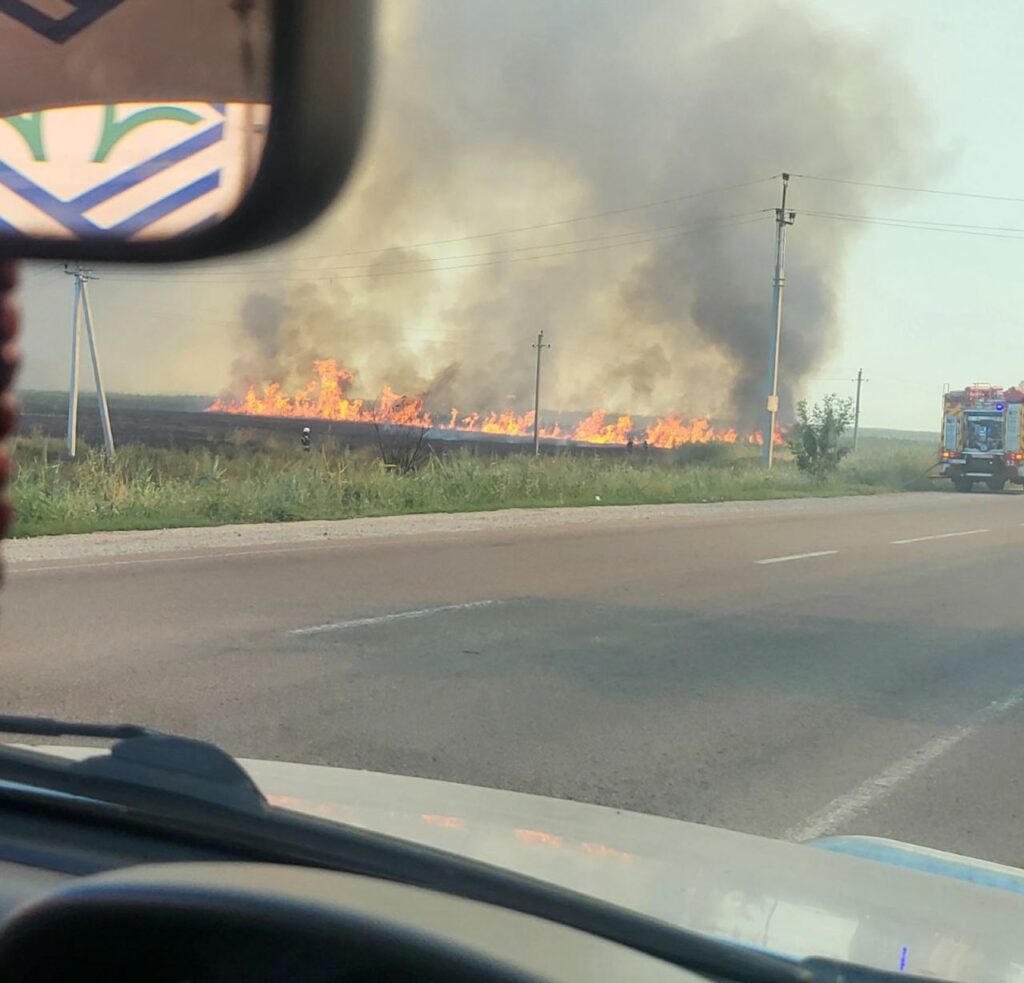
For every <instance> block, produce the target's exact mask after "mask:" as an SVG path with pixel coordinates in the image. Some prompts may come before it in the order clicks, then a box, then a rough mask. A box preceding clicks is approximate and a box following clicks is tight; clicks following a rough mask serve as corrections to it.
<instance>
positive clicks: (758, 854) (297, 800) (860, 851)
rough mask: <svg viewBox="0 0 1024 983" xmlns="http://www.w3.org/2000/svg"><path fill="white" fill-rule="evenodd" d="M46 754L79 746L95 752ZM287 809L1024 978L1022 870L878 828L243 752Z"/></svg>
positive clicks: (668, 917)
mask: <svg viewBox="0 0 1024 983" xmlns="http://www.w3.org/2000/svg"><path fill="white" fill-rule="evenodd" d="M46 751H47V752H56V753H64V754H67V755H68V756H74V757H80V756H85V755H86V754H94V753H95V751H96V749H95V748H55V747H52V746H49V747H47V748H46ZM240 763H241V765H242V766H243V767H244V768H245V769H246V770H247V771H248V772H249V774H250V775H251V776H252V778H253V780H254V781H255V782H256V784H257V785H258V786H259V787H260V789H261V790H262V791H263V793H264V795H266V796H267V798H268V799H269V800H270V801H271V802H273V803H274V804H275V805H279V806H282V807H285V808H288V809H293V810H295V811H297V812H302V813H306V814H309V815H314V816H318V817H320V818H324V819H328V820H334V821H337V822H342V823H348V824H351V825H354V826H360V827H363V828H366V829H372V830H375V831H377V832H381V833H386V834H389V835H392V836H396V837H400V838H402V839H405V840H413V841H415V842H418V843H423V844H426V845H429V846H433V847H438V848H440V849H443V850H448V851H450V852H452V853H457V854H460V855H462V856H465V857H471V858H475V859H478V860H482V861H485V862H487V863H490V864H494V865H496V866H499V867H504V868H506V869H509V870H514V871H517V872H519V873H522V874H526V875H529V876H532V877H536V878H538V879H541V880H545V881H548V882H551V883H554V884H557V885H559V886H562V887H566V888H570V889H573V890H576V891H579V892H582V893H583V894H587V895H590V896H592V897H596V898H601V899H604V900H607V901H610V902H613V903H615V904H618V905H622V906H624V907H627V908H632V909H634V910H636V911H640V912H643V913H644V914H647V915H650V916H653V917H655V918H659V919H661V920H663V921H666V922H670V923H672V924H676V925H680V926H685V927H686V928H689V929H693V930H695V931H698V932H703V933H707V934H711V935H714V936H717V937H720V938H722V939H726V940H729V941H732V942H736V943H739V944H742V945H746V946H751V947H754V948H757V949H760V950H763V951H768V952H773V953H776V954H780V955H785V956H791V957H796V958H802V957H805V956H824V957H829V958H835V959H842V960H848V961H850V962H855V963H861V964H864V965H869V966H873V967H876V968H878V969H887V970H898V971H903V972H907V973H913V974H918V975H923V976H937V977H941V978H944V979H948V980H962V981H964V983H968V981H971V983H976V981H982V980H993V981H995V980H999V981H1006V980H1013V981H1021V983H1024V939H1022V936H1021V932H1020V926H1021V925H1022V924H1024V871H1021V870H1017V869H1015V868H1011V867H1004V866H1001V865H998V864H992V863H988V862H986V861H982V860H975V859H971V858H967V857H960V856H956V855H954V854H948V853H941V852H939V851H935V850H930V849H927V848H924V847H918V846H914V845H911V844H905V843H898V842H895V841H892V840H883V839H877V838H874V837H859V836H849V837H833V838H829V839H823V840H817V841H813V842H810V843H804V844H796V843H787V842H782V841H778V840H771V839H766V838H764V837H759V836H752V835H749V834H746V833H737V832H733V831H731V830H725V829H719V828H717V827H713V826H704V825H700V824H697V823H690V822H682V821H680V820H675V819H665V818H661V817H658V816H648V815H643V814H640V813H635V812H628V811H625V810H621V809H611V808H607V807H604V806H595V805H587V804H584V803H579V802H571V801H568V800H564V799H552V798H546V797H543V796H538V795H528V794H525V793H521V792H509V791H504V790H499V789H489V788H480V787H476V786H472V785H461V784H454V783H451V782H442V781H435V780H431V779H423V778H411V777H406V776H400V775H387V774H380V773H376V772H368V771H357V770H352V769H346V768H333V767H325V766H318V765H305V764H289V763H284V762H278V761H257V760H250V759H240Z"/></svg>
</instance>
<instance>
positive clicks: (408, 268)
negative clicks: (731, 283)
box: [193, 208, 771, 283]
mask: <svg viewBox="0 0 1024 983" xmlns="http://www.w3.org/2000/svg"><path fill="white" fill-rule="evenodd" d="M769 211H771V209H769V208H763V209H758V210H756V211H750V212H737V213H736V214H734V215H718V216H712V217H711V219H710V221H717V220H719V219H720V220H722V221H725V220H729V219H734V218H746V217H747V216H754V215H762V214H764V213H767V212H769ZM692 226H693V223H692V222H689V223H682V222H676V223H672V224H671V225H658V226H653V227H650V228H645V229H633V230H631V231H629V232H610V233H605V234H603V235H596V236H587V237H585V238H583V239H563V240H562V241H561V242H549V243H543V244H541V245H536V246H510V247H509V248H508V249H492V250H488V251H485V252H478V253H462V254H460V255H457V256H439V257H427V258H425V259H421V260H409V261H407V262H405V263H399V264H397V265H396V266H377V265H375V264H370V265H367V264H357V265H352V266H327V267H318V268H317V269H314V270H308V271H298V272H300V273H301V272H308V273H310V274H314V273H316V274H320V273H334V272H346V271H349V270H367V271H370V272H374V273H391V272H402V273H404V272H416V271H417V269H418V268H419V267H421V266H423V265H425V264H428V263H431V264H433V263H448V262H451V261H454V260H461V259H479V258H481V257H491V256H508V255H511V254H512V253H519V252H530V251H533V250H538V249H559V248H561V247H563V246H577V245H585V244H588V243H591V242H604V241H606V240H612V239H626V238H628V237H630V236H639V235H644V234H646V233H658V232H671V231H675V230H681V229H689V228H691V227H692ZM656 238H658V236H656V235H652V236H651V237H650V238H643V239H638V240H636V241H637V242H651V241H653V240H654V239H656ZM611 244H612V245H614V243H611ZM622 245H630V243H628V242H624V243H622ZM553 255H559V254H557V253H556V254H553ZM526 258H529V257H526ZM538 258H542V257H538ZM247 277H248V278H249V279H251V278H252V275H251V274H242V273H236V272H235V271H233V270H229V271H226V272H225V273H223V274H216V273H214V274H211V275H210V276H207V275H206V274H205V271H198V272H197V273H196V274H195V276H194V277H193V282H195V283H201V282H202V281H203V280H204V279H206V280H209V281H210V282H212V283H221V282H224V283H231V282H234V281H235V280H237V279H239V278H241V282H246V278H247ZM260 279H263V277H262V276H261V277H260ZM302 279H309V278H307V277H302ZM312 279H326V278H325V277H319V276H318V277H313V278H312ZM331 279H332V278H331Z"/></svg>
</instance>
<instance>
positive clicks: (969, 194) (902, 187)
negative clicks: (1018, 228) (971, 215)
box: [792, 173, 1024, 203]
mask: <svg viewBox="0 0 1024 983" xmlns="http://www.w3.org/2000/svg"><path fill="white" fill-rule="evenodd" d="M792 176H793V177H798V178H803V180H805V181H821V182H825V183H828V184H846V185H852V186H854V187H857V188H879V189H881V190H883V191H912V192H916V193H918V194H925V195H944V196H947V197H950V198H976V199H980V200H982V201H1015V202H1021V203H1024V198H1021V197H1015V196H1013V195H986V194H980V193H978V192H975V191H948V190H946V189H944V188H922V187H916V186H914V185H909V184H879V183H877V182H874V181H853V180H849V179H846V178H838V177H823V176H821V175H819V174H795V173H794V174H793V175H792Z"/></svg>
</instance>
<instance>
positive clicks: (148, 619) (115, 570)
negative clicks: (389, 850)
mask: <svg viewBox="0 0 1024 983" xmlns="http://www.w3.org/2000/svg"><path fill="white" fill-rule="evenodd" d="M604 511H605V510H588V513H591V514H596V515H597V516H598V518H599V520H600V521H592V522H591V521H587V522H585V523H582V522H578V521H577V522H573V521H563V519H562V518H560V517H559V516H558V515H557V514H555V515H554V516H553V517H551V516H549V518H548V519H547V520H546V521H544V523H543V524H542V525H534V524H532V523H531V522H523V523H519V524H511V525H509V524H508V523H507V521H506V523H505V524H504V525H502V521H503V520H501V519H500V518H495V519H494V520H490V519H487V518H483V519H480V518H478V519H477V520H475V522H476V528H475V529H474V530H473V531H457V532H450V533H445V532H444V531H443V528H444V526H443V523H442V524H441V526H440V527H438V529H435V530H434V531H430V532H413V533H412V534H406V535H389V536H378V535H372V536H363V537H359V538H352V539H341V540H337V541H335V540H326V541H324V542H310V541H305V542H292V543H290V544H284V545H282V544H281V543H277V544H274V543H268V544H265V545H263V544H260V543H257V544H256V545H253V544H251V543H250V544H248V545H243V546H239V547H237V548H227V547H225V546H223V545H220V544H219V545H215V546H209V547H205V546H203V545H201V544H202V543H203V542H204V539H203V537H204V536H209V537H211V539H210V541H211V542H212V541H213V540H212V537H213V536H214V535H215V534H214V533H208V534H206V533H199V534H190V535H192V536H193V538H194V540H195V541H194V543H193V545H192V547H191V548H189V549H184V550H177V551H165V552H158V553H153V552H149V553H146V554H139V555H133V554H132V553H131V551H130V550H129V551H128V552H127V553H124V552H123V554H122V555H119V556H95V555H93V556H89V555H83V556H82V557H80V558H77V559H75V558H66V559H57V560H55V559H53V558H50V559H38V560H35V561H32V560H25V559H21V560H17V559H15V562H13V563H12V564H11V569H10V576H9V585H8V588H7V590H6V593H5V596H4V598H3V604H2V616H0V644H2V651H3V662H2V670H0V671H2V674H3V675H2V683H3V703H4V708H5V709H6V710H8V711H11V712H20V713H43V714H48V715H61V716H63V715H66V716H71V717H76V718H95V719H101V720H118V719H127V720H133V721H142V722H146V723H149V724H152V725H154V726H157V727H161V728H166V729H169V730H173V731H180V732H184V733H187V734H193V735H197V736H201V737H205V738H208V739H211V740H214V741H216V742H218V743H220V744H222V745H223V746H225V747H226V748H227V749H228V750H230V751H232V752H233V753H235V754H238V755H243V756H248V757H267V758H277V759H281V760H293V761H305V762H311V763H321V764H336V765H343V766H347V767H356V768H368V769H374V770H383V771H391V772H397V773H404V774H414V775H421V776H425V777H434V778H443V779H447V780H451V781H457V782H469V783H474V784H480V785H488V786H496V787H504V788H512V789H517V790H524V791H530V792H535V793H539V794H545V795H553V796H559V797H571V798H575V799H579V800H583V801H590V802H599V803H602V804H606V805H613V806H621V807H625V808H629V809H635V810H639V811H644V812H653V813H658V814H662V815H667V816H674V817H679V818H683V819H689V820H695V821H698V822H704V823H711V824H714V825H718V826H725V827H729V828H733V829H739V830H745V831H749V832H754V833H760V834H765V835H768V836H775V837H788V838H792V839H808V838H812V837H814V836H819V835H825V834H829V833H867V834H875V835H881V836H889V837H894V838H898V839H903V840H908V841H912V842H916V843H922V844H926V845H929V846H934V847H937V848H940V849H945V850H953V851H956V852H960V853H965V854H970V855H972V856H979V857H984V858H987V859H990V860H995V861H1000V862H1004V863H1009V864H1015V865H1024V833H1022V829H1024V756H1022V748H1024V644H1022V642H1024V604H1022V599H1021V584H1022V578H1024V496H1021V495H1019V494H1002V495H993V494H975V495H970V496H968V495H953V494H947V495H939V494H922V495H907V496H892V497H887V498H885V499H840V500H833V501H824V502H823V501H817V502H814V503H810V504H807V505H802V504H799V503H763V504H757V505H745V506H737V507H735V508H732V509H730V508H728V507H721V508H719V507H715V508H710V509H708V511H707V512H706V513H701V512H700V511H699V510H696V509H693V508H690V509H689V510H688V511H687V510H685V509H684V510H681V511H680V512H679V514H678V515H677V514H676V513H674V512H672V510H671V509H668V510H661V511H659V510H657V509H654V510H651V511H650V512H648V513H643V512H642V511H638V510H632V511H631V512H627V513H626V514H625V515H618V514H616V513H612V512H611V510H608V511H609V518H607V519H604V518H603V517H602V516H601V513H603V512H604ZM638 517H639V518H638ZM393 521H397V522H398V523H399V524H400V523H401V521H402V520H393ZM408 521H409V522H410V523H413V525H411V526H410V527H409V528H411V529H413V530H419V529H421V528H422V529H426V528H428V527H427V526H424V525H423V524H422V522H421V524H420V525H415V523H416V521H417V520H416V519H410V520H408ZM453 521H454V520H453ZM457 525H458V523H456V526H457ZM373 528H376V527H373ZM83 542H84V540H83ZM29 545H30V544H29ZM19 550H20V553H19V552H18V551H19ZM12 553H13V554H14V555H15V557H17V556H22V557H24V556H27V555H32V554H31V549H29V550H28V551H27V552H26V549H25V545H24V544H16V546H15V548H14V550H12Z"/></svg>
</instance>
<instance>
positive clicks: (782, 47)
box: [234, 0, 927, 425]
mask: <svg viewBox="0 0 1024 983" xmlns="http://www.w3.org/2000/svg"><path fill="white" fill-rule="evenodd" d="M381 35H382V54H381V59H380V65H379V69H380V77H379V82H378V93H377V99H376V105H375V108H376V115H375V118H374V122H373V125H372V128H371V132H370V138H369V141H368V144H367V148H366V152H365V156H364V161H363V164H362V166H361V168H360V170H359V172H358V174H357V176H356V178H355V179H354V181H353V182H352V185H351V186H350V188H349V191H348V198H347V201H346V202H345V204H344V206H343V207H342V208H340V209H338V210H337V211H336V212H335V213H333V215H332V217H331V218H330V219H329V221H328V223H327V225H326V227H324V228H322V230H321V233H320V236H319V239H318V240H317V248H316V250H315V252H316V253H317V254H318V255H319V254H323V253H325V252H327V251H328V250H325V249H323V248H321V247H322V246H323V245H324V243H327V244H328V246H329V251H330V252H331V254H336V255H337V257H338V258H337V259H334V260H328V261H324V260H317V261H315V262H304V261H302V260H301V259H299V258H298V257H302V256H303V255H309V254H310V248H311V247H310V246H309V245H308V244H307V245H305V246H301V245H300V246H298V247H296V248H295V250H294V256H295V257H297V258H295V259H293V260H292V261H291V264H290V265H289V266H288V267H287V269H288V270H289V272H290V273H291V274H292V275H293V276H294V277H296V278H299V279H302V278H308V279H309V280H310V281H311V282H309V283H298V284H296V283H292V284H287V285H286V286H285V287H283V288H282V289H281V290H280V291H277V292H275V291H271V293H270V294H261V295H259V296H253V297H251V298H250V299H249V300H248V301H247V304H246V310H245V317H244V324H245V334H246V338H247V344H246V347H245V349H244V351H243V354H242V356H241V357H240V358H239V361H238V363H237V364H236V371H235V374H234V386H235V388H236V389H237V388H239V387H241V386H243V385H245V384H247V383H249V382H261V381H265V380H266V379H267V378H283V380H284V381H285V382H286V383H289V384H291V383H298V382H301V381H302V380H304V379H305V377H306V375H307V374H308V367H309V362H311V360H312V358H314V357H323V356H333V357H337V358H339V359H341V360H342V361H343V362H345V364H346V365H348V366H349V367H350V368H352V369H354V370H356V371H357V372H358V382H357V385H358V387H359V388H360V389H361V390H362V391H363V393H364V394H367V395H370V394H372V392H373V390H375V389H377V388H378V387H379V386H380V385H381V384H382V383H384V382H388V383H390V384H391V385H393V386H395V387H396V388H401V389H404V390H405V391H416V392H425V393H428V398H429V401H430V403H431V405H433V406H435V407H438V408H443V407H445V406H447V405H458V406H460V407H461V408H463V409H467V410H468V409H488V408H500V407H502V406H504V405H506V402H507V401H508V400H509V399H510V398H511V401H512V402H513V403H514V405H516V406H517V408H519V409H525V408H527V407H528V406H529V405H530V404H531V398H532V374H533V352H532V351H531V349H530V345H531V343H532V342H533V340H534V338H535V336H536V333H537V331H538V330H540V329H543V330H544V331H545V333H546V337H547V340H549V341H551V343H552V345H553V347H552V349H551V351H550V352H549V353H548V356H547V362H546V376H545V379H546V388H545V392H546V399H545V403H546V405H548V406H552V407H554V406H558V407H564V408H568V409H583V408H588V407H592V406H595V405H604V406H606V407H607V408H608V409H609V411H614V412H620V411H629V412H636V413H650V412H662V413H664V412H682V413H684V414H691V415H698V414H700V415H703V414H712V415H716V416H718V417H727V418H730V419H732V420H735V421H737V422H739V423H741V424H744V425H747V424H749V425H756V422H757V420H758V411H759V408H760V407H761V406H762V405H763V387H764V371H765V360H766V355H767V348H768V330H769V303H770V292H771V262H772V245H773V229H772V225H771V220H770V217H768V216H767V215H766V216H765V218H764V219H762V220H760V221H756V222H752V223H751V224H745V225H736V226H733V227H715V226H717V225H719V224H720V223H719V218H720V217H721V216H726V215H735V214H738V213H747V212H751V211H756V210H758V209H768V208H773V207H774V206H775V204H776V203H777V199H778V182H777V181H772V182H765V183H761V184H757V185H754V186H752V187H748V188H744V189H740V190H737V191H734V192H729V193H723V194H716V195H710V196H706V197H702V198H694V199H691V200H688V201H681V202H677V203H675V204H670V205H663V206H659V207H652V208H650V209H646V210H641V211H632V212H624V213H620V214H617V215H610V216H607V217H605V218H602V219H591V220H588V221H585V222H579V223H574V224H569V225H558V226H553V227H551V228H548V229H541V230H535V231H533V232H528V233H509V234H504V235H497V236H493V237H490V238H484V239H474V240H470V241H464V242H455V243H449V244H446V245H433V246H423V247H421V248H418V249H408V250H403V251H390V252H382V253H379V254H375V255H355V256H353V255H348V256H345V255H343V254H345V253H351V252H353V251H356V250H366V249H369V248H376V247H382V246H386V245H389V244H394V243H413V244H415V243H418V242H420V243H421V242H423V241H425V240H431V241H432V240H437V239H445V238H450V237H456V236H460V235H467V234H470V233H474V232H479V231H488V230H493V229H508V228H514V227H518V226H521V225H533V224H538V223H544V222H552V221H555V220H557V219H560V218H562V217H565V216H571V215H579V214H588V213H594V212H601V211H605V210H610V209H620V208H623V207H627V206H631V205H634V204H638V203H641V202H644V201H650V200H655V199H663V198H671V197H675V196H679V195H683V194H686V193H688V192H692V191H696V190H700V189H704V188H713V187H716V186H721V185H725V184H737V183H741V182H745V181H754V180H756V179H758V178H763V177H767V176H769V175H772V174H775V173H777V172H780V171H782V170H792V171H795V172H801V173H809V174H824V175H834V176H838V177H843V178H847V179H851V180H857V181H881V182H886V183H902V182H906V181H909V180H912V179H919V178H920V177H921V174H922V170H923V169H924V168H925V166H926V163H927V160H926V159H923V157H924V152H923V151H922V149H921V148H922V147H924V146H926V144H927V140H926V135H927V120H926V119H925V116H924V113H923V111H922V109H921V107H920V105H919V103H918V100H917V98H916V97H915V95H914V93H913V92H912V89H911V86H910V85H909V83H908V80H907V79H906V78H905V77H904V76H903V74H902V72H901V70H900V69H899V68H898V66H897V64H896V58H895V53H893V52H890V51H887V50H886V48H885V45H884V44H883V43H880V41H879V39H877V38H868V37H861V36H857V35H852V34H849V33H844V32H843V31H842V30H840V29H838V28H837V27H836V26H835V25H833V24H831V23H830V22H828V21H827V20H826V19H825V18H824V17H822V16H821V15H820V14H818V13H815V12H813V11H811V10H810V9H809V8H806V7H803V6H800V5H798V4H788V5H786V7H785V8H784V14H780V11H779V10H778V9H775V6H774V5H767V4H764V3H761V2H759V0H758V2H750V3H735V2H734V3H724V2H718V0H697V2H682V0H644V2H639V3H635V4H629V5H627V4H624V3H622V2H621V0H559V2H557V3H551V2H548V0H517V2H516V3H512V4H505V3H498V2H496V0H495V2H480V0H430V2H424V0H420V2H416V3H412V2H400V3H399V2H393V3H390V4H385V6H384V7H383V9H382V23H381ZM880 202H881V204H879V203H880ZM791 204H792V207H794V208H795V209H796V210H797V212H798V213H799V212H801V211H807V210H814V209H822V208H823V209H826V210H829V211H836V212H870V211H871V209H872V208H876V209H878V210H885V208H888V209H889V210H890V211H891V210H892V208H894V207H895V205H896V204H898V201H894V200H893V196H892V194H891V193H889V192H871V191H870V190H868V189H863V188H861V189H858V188H856V187H853V186H844V185H828V184H814V183H811V182H806V181H799V180H794V183H793V187H792V193H791ZM883 206H884V207H883ZM673 223H677V224H690V225H693V224H700V223H704V224H705V225H706V226H708V227H707V228H705V229H704V230H703V231H699V232H694V233H692V234H686V235H679V234H670V233H662V234H661V238H658V239H657V240H656V241H653V242H648V243H642V244H638V245H623V246H619V247H617V248H610V249H595V248H593V246H590V247H589V251H578V252H575V253H574V254H572V255H563V256H561V257H558V258H551V259H547V260H538V261H517V257H519V256H522V255H523V254H522V253H518V254H511V255H509V254H506V255H491V256H485V257H474V256H473V254H477V253H483V252H492V253H496V252H498V251H501V250H509V249H513V248H516V247H521V246H525V245H534V244H544V243H559V242H565V241H569V240H585V239H588V238H592V237H595V236H600V235H607V234H610V233H616V232H625V231H630V230H643V229H647V228H651V227H656V226H665V225H670V224H673ZM856 235H857V227H856V226H844V225H840V224H838V223H835V224H831V223H829V222H827V221H824V220H821V219H814V218H811V217H809V216H808V217H804V218H801V217H799V214H798V218H797V223H796V225H795V226H794V228H793V229H792V230H791V233H790V247H789V254H788V278H787V288H786V328H785V341H784V351H783V357H784V372H783V388H784V393H785V394H789V393H790V392H791V391H792V388H793V387H794V385H795V384H796V383H797V382H798V380H799V379H800V378H801V377H803V376H804V375H806V374H808V373H810V372H811V371H813V370H814V368H815V367H816V366H819V365H820V364H821V363H822V361H823V360H824V359H825V358H826V357H827V356H828V354H829V353H830V351H831V350H832V348H833V346H834V345H835V344H836V341H837V334H838V326H837V319H836V294H837V290H838V287H839V279H840V275H841V272H842V269H843V261H844V258H845V257H846V256H847V255H848V252H849V248H850V245H851V244H852V242H853V241H854V239H855V236H856ZM560 249H562V250H564V251H568V250H570V249H578V250H587V249H588V244H587V243H579V244H578V245H577V246H574V247H570V246H565V247H560ZM467 256H468V257H469V258H466V257H467ZM449 257H453V258H449ZM425 258H429V259H433V260H434V261H435V262H436V263H438V264H442V265H449V266H453V267H456V266H468V265H472V264H483V263H486V264H488V265H480V266H478V267H477V268H474V269H454V270H452V271H450V272H446V273H444V272H442V273H420V274H415V275H385V276H379V277H377V278H369V277H365V276H364V274H365V273H371V272H374V271H377V272H384V273H391V272H394V271H395V270H400V269H408V268H410V264H414V263H415V262H416V261H418V260H423V259H425ZM360 264H364V265H368V264H373V269H365V270H359V269H351V268H352V267H356V266H358V265H360ZM341 267H350V269H340V268H341ZM332 271H333V272H332ZM332 275H333V276H334V279H333V280H332V279H330V277H331V276H332Z"/></svg>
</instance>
